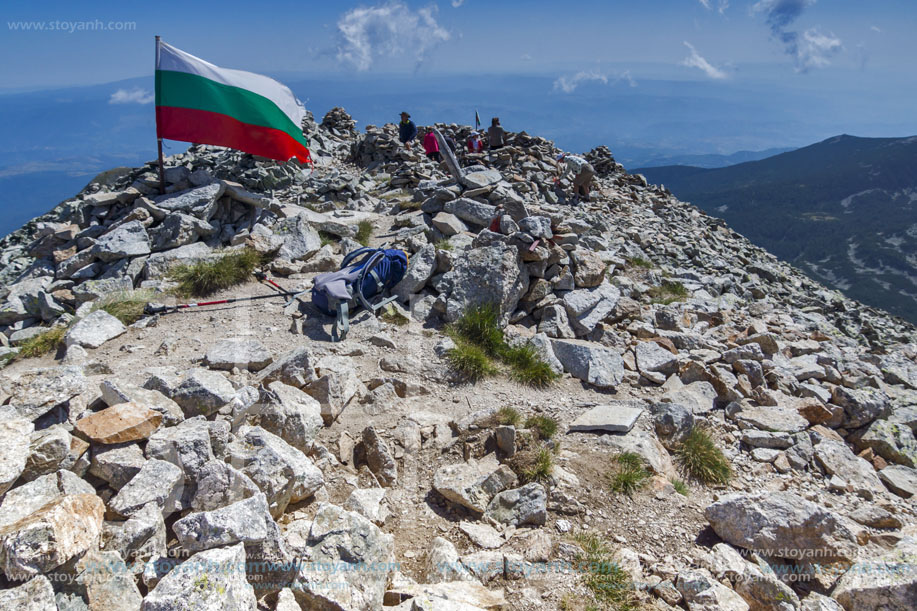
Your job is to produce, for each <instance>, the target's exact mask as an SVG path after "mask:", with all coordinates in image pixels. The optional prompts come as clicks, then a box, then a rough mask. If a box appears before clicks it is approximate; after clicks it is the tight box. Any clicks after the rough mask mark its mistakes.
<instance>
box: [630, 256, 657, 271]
mask: <svg viewBox="0 0 917 611" xmlns="http://www.w3.org/2000/svg"><path fill="white" fill-rule="evenodd" d="M627 264H628V265H629V266H631V267H642V268H644V269H652V268H653V264H652V263H651V262H650V261H647V260H646V259H644V258H643V257H630V258H629V259H627Z"/></svg>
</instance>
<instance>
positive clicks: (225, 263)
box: [170, 248, 263, 297]
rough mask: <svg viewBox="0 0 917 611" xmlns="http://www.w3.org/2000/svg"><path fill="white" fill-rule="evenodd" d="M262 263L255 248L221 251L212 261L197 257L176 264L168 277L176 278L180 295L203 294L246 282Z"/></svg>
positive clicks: (204, 295)
mask: <svg viewBox="0 0 917 611" xmlns="http://www.w3.org/2000/svg"><path fill="white" fill-rule="evenodd" d="M262 263H263V260H262V257H261V255H260V254H258V252H256V251H254V250H252V249H249V248H246V249H245V250H240V251H237V252H231V253H227V254H224V255H223V256H221V257H220V258H219V259H216V260H213V261H200V262H198V263H194V264H191V265H179V266H177V267H175V268H174V269H173V270H172V272H171V274H170V277H171V278H172V279H173V280H174V281H176V282H178V288H177V289H176V292H177V293H178V294H179V295H184V296H193V297H206V296H207V295H211V294H213V293H216V292H217V291H220V290H223V289H227V288H229V287H232V286H236V285H237V284H242V283H244V282H247V281H248V280H249V279H250V278H251V276H252V272H254V271H255V268H256V267H258V266H259V265H260V264H262Z"/></svg>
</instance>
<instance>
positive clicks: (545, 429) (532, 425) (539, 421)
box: [525, 416, 557, 439]
mask: <svg viewBox="0 0 917 611" xmlns="http://www.w3.org/2000/svg"><path fill="white" fill-rule="evenodd" d="M525 428H527V429H532V430H534V431H535V432H537V433H538V437H539V439H550V438H551V437H553V436H554V435H555V434H556V433H557V420H554V418H550V417H548V416H529V417H528V418H526V420H525Z"/></svg>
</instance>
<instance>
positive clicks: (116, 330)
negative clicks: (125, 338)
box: [64, 310, 127, 348]
mask: <svg viewBox="0 0 917 611" xmlns="http://www.w3.org/2000/svg"><path fill="white" fill-rule="evenodd" d="M126 331H127V327H125V326H124V325H123V324H122V323H121V321H120V320H118V319H117V318H115V317H114V316H112V315H111V314H109V313H108V312H106V311H105V310H96V311H95V312H93V313H92V314H90V315H89V316H87V317H86V318H84V319H82V320H80V321H78V322H77V323H76V324H75V325H73V326H72V327H70V330H69V331H67V334H66V335H65V336H64V344H65V345H66V346H68V347H69V346H74V345H76V346H82V347H83V348H98V347H99V346H101V345H102V344H104V343H105V342H107V341H108V340H110V339H114V338H116V337H118V336H119V335H121V334H123V333H125V332H126Z"/></svg>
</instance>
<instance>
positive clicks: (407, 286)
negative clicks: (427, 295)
mask: <svg viewBox="0 0 917 611" xmlns="http://www.w3.org/2000/svg"><path fill="white" fill-rule="evenodd" d="M435 271H436V247H435V246H433V245H432V244H427V245H426V246H424V247H423V248H421V249H420V250H419V251H417V252H416V253H414V255H413V256H411V260H410V262H409V263H408V270H407V272H406V273H405V274H404V278H402V279H401V281H400V282H399V283H398V284H396V285H395V287H394V288H393V289H392V294H393V295H396V296H397V297H398V298H399V299H401V300H402V301H406V300H407V299H408V298H410V296H411V295H413V294H414V293H417V292H420V290H421V289H422V288H423V287H424V286H425V285H426V284H427V281H428V280H429V279H430V277H431V276H432V275H433V272H435Z"/></svg>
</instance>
